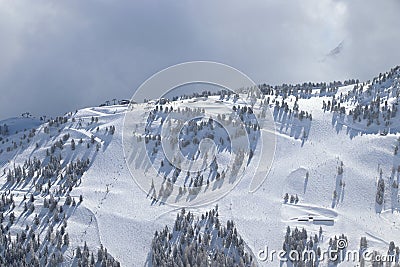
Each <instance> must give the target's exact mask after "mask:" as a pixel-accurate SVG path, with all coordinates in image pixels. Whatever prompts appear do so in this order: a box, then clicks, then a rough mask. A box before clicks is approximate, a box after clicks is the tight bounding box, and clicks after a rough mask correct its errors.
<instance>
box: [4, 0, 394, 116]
mask: <svg viewBox="0 0 400 267" xmlns="http://www.w3.org/2000/svg"><path fill="white" fill-rule="evenodd" d="M217 2H218V3H217ZM248 2H251V4H249V3H248ZM398 14H400V1H398V0H393V1H390V0H388V1H365V0H358V1H333V0H313V1H268V0H260V1H244V0H242V1H231V0H229V1H228V0H226V1H214V0H209V1H208V0H207V1H191V0H188V1H161V0H160V1H143V2H140V1H115V0H110V1H91V0H85V1H81V0H75V1H74V0H68V1H66V0H65V1H40V0H38V1H28V0H27V1H9V0H0V92H1V94H0V119H4V118H7V117H12V116H20V115H21V113H22V112H26V111H29V112H31V113H32V114H34V115H36V116H40V115H44V114H49V115H53V116H54V115H62V114H63V113H64V112H66V111H72V110H75V109H79V108H82V107H86V106H94V105H98V104H100V103H102V102H104V101H105V100H107V99H113V98H117V99H121V98H130V97H131V96H132V94H133V92H134V90H135V89H136V88H137V87H138V86H139V85H140V84H141V83H142V82H144V81H145V80H146V79H147V78H149V77H150V76H151V75H152V74H154V73H155V72H157V71H160V70H162V69H163V68H165V67H168V66H170V65H173V64H177V63H181V62H185V61H192V60H211V61H218V62H221V63H225V64H228V65H231V66H233V67H235V68H237V69H239V70H241V71H243V72H244V73H245V74H247V75H248V76H250V78H252V79H253V80H254V81H255V82H256V83H263V82H266V83H270V84H279V83H283V82H285V83H293V82H294V83H297V82H305V81H331V80H343V79H347V78H360V79H361V80H367V79H370V78H372V77H374V76H376V75H377V74H379V72H384V71H386V70H388V69H390V68H391V67H393V66H395V65H400V16H399V15H398ZM335 48H336V49H335Z"/></svg>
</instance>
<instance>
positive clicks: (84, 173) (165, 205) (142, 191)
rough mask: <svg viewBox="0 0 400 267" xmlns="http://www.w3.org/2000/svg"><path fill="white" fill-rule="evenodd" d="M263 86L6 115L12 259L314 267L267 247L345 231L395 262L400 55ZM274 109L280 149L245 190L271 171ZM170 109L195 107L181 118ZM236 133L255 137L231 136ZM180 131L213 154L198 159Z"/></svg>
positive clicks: (2, 206) (302, 246) (5, 200)
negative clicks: (266, 145) (375, 64)
mask: <svg viewBox="0 0 400 267" xmlns="http://www.w3.org/2000/svg"><path fill="white" fill-rule="evenodd" d="M258 88H259V89H260V91H261V92H262V93H263V94H262V95H256V98H254V97H255V96H254V95H253V94H251V92H250V91H251V90H250V89H248V91H246V90H244V91H242V92H241V93H240V94H226V93H220V94H205V95H200V96H199V95H196V96H193V97H187V96H185V98H175V99H173V101H172V100H171V101H167V100H165V101H164V100H163V101H158V102H156V101H149V102H146V103H138V104H136V103H135V104H130V105H129V106H128V105H111V106H101V107H90V108H84V109H80V110H77V111H74V112H70V113H67V114H64V115H63V116H60V117H57V118H46V117H41V118H33V117H31V116H29V114H25V116H24V117H21V118H10V119H7V120H4V121H1V122H0V125H1V128H0V167H1V172H0V186H1V192H0V193H1V200H0V219H1V230H2V231H1V236H0V262H1V265H11V264H13V263H14V264H18V263H19V264H21V263H22V262H26V263H27V264H29V265H37V266H39V265H40V266H42V265H45V264H48V266H53V265H56V264H60V265H66V266H69V265H83V266H87V265H98V266H102V265H103V264H105V265H106V266H118V265H122V266H142V265H149V266H159V265H164V266H171V265H170V264H171V262H174V263H175V264H179V263H180V262H181V263H182V264H183V262H185V263H186V264H189V265H192V266H196V265H195V264H198V265H197V266H203V265H202V264H208V265H212V266H219V265H221V264H229V265H234V264H238V266H242V265H243V266H253V265H261V266H282V265H283V266H285V265H287V266H293V265H298V266H302V263H301V262H297V263H296V262H295V263H293V262H292V261H288V262H280V261H279V260H277V259H276V257H277V256H276V255H275V258H274V259H271V257H269V258H268V259H267V260H265V258H263V256H265V254H266V253H267V250H266V248H268V251H269V252H271V251H272V250H276V251H279V250H282V249H283V248H284V249H285V250H287V251H288V250H298V251H300V252H302V251H304V250H306V249H311V250H314V251H316V252H317V251H322V252H323V251H326V250H328V249H331V250H335V249H336V248H337V247H338V242H337V241H335V240H341V241H343V242H344V240H346V242H347V243H346V246H345V248H343V251H342V253H345V252H346V251H352V250H356V251H360V250H362V249H366V248H367V249H370V250H371V251H373V250H374V251H376V253H380V254H381V255H385V254H388V253H389V254H391V255H394V256H395V258H394V260H395V261H396V260H397V262H398V258H399V250H398V248H396V246H397V245H398V244H399V243H400V213H399V212H400V202H399V200H400V196H399V192H398V184H399V182H400V158H399V155H398V147H399V142H400V139H399V136H398V135H399V134H398V133H399V131H400V117H399V115H398V114H397V109H398V108H397V107H398V104H399V95H400V68H399V67H396V68H394V69H392V70H390V71H389V72H387V73H385V74H380V75H379V76H378V77H377V78H374V79H372V81H367V82H358V81H355V80H352V81H347V82H345V83H339V82H334V83H329V84H326V83H318V84H315V83H314V84H313V83H305V84H301V85H282V86H269V85H266V84H263V85H260V86H259V87H258ZM250 98H251V99H250ZM240 99H245V100H249V99H250V100H249V103H251V105H247V104H246V102H240ZM227 107H228V112H227ZM265 112H269V113H270V114H271V118H273V120H274V127H275V132H274V137H276V141H275V142H276V149H275V151H274V161H273V163H272V166H271V169H270V170H269V173H268V176H267V178H266V180H265V181H264V182H263V183H262V185H261V186H260V187H259V188H258V190H256V191H252V192H249V191H250V190H249V184H250V183H251V179H250V178H251V177H250V176H254V175H257V173H258V172H259V173H261V172H263V173H264V172H266V170H265V169H263V164H264V162H263V158H262V153H261V152H262V151H258V149H259V147H260V140H261V139H260V138H261V135H262V134H265V133H267V130H268V131H269V130H270V129H266V128H265V127H263V125H261V124H259V123H258V122H257V118H262V117H263V116H265ZM128 113H129V114H131V115H132V116H136V117H134V118H137V120H136V121H137V123H133V124H132V125H131V126H132V127H133V128H132V131H131V132H130V134H131V135H132V136H131V137H134V139H133V141H132V142H137V144H144V147H145V149H144V150H143V151H142V150H139V149H137V150H135V149H136V147H135V144H136V143H132V147H133V148H135V149H132V151H133V154H134V158H126V155H127V153H126V152H127V151H126V150H127V149H126V143H125V142H124V140H126V139H124V138H126V136H125V137H124V136H123V133H124V132H125V131H124V129H125V128H124V127H126V125H125V126H124V122H125V121H126V120H125V115H126V114H128ZM172 113H175V115H176V116H175V117H173V119H176V120H177V118H178V117H179V116H180V117H179V118H181V119H182V120H183V119H184V118H186V117H187V118H191V119H190V121H189V122H188V123H186V124H185V123H182V124H181V125H179V126H180V128H177V129H174V128H173V127H171V126H168V116H170V115H171V114H172ZM263 113H264V115H263ZM185 116H186V117H185ZM218 116H219V117H218ZM205 117H206V119H205ZM210 117H211V118H210ZM193 118H196V119H193ZM237 118H239V119H237ZM235 119H237V120H235ZM142 121H143V122H145V123H143V124H141V123H140V122H142ZM239 122H241V123H243V127H242V128H240V127H239V128H236V129H235V132H234V134H233V135H231V134H229V133H225V132H224V129H228V130H227V131H228V132H229V131H230V129H231V128H232V127H234V126H235V127H237V125H238V123H239ZM235 123H236V124H235ZM164 124H165V125H167V127H166V128H167V129H169V132H163V131H162V130H163V125H164ZM238 129H241V130H238ZM174 131H175V132H174ZM125 133H126V132H125ZM173 134H175V135H176V138H175V139H173V138H170V139H168V138H169V136H172V135H173ZM246 137H247V138H246ZM203 139H210V140H213V141H214V144H215V146H214V147H213V146H210V147H208V148H209V149H211V148H213V149H215V150H213V153H216V154H217V155H218V156H217V157H216V158H211V160H210V158H207V156H206V154H207V153H208V152H207V153H206V152H204V151H206V150H204V151H202V148H201V140H203ZM163 140H168V141H169V142H168V143H166V144H163V145H165V147H164V146H163V145H161V143H162V142H163ZM235 142H237V143H236V144H247V145H245V146H244V147H243V148H242V147H240V146H239V148H240V149H237V150H236V151H235V149H234V147H233V145H232V144H235ZM168 144H169V145H170V146H171V147H170V148H169V149H170V150H171V149H174V148H176V147H179V148H180V150H181V151H182V154H183V155H184V156H185V157H186V158H190V159H192V160H195V159H200V161H199V162H200V163H199V164H200V165H201V166H202V164H203V163H204V164H205V165H207V166H209V167H207V168H205V169H201V171H200V169H199V170H198V171H196V172H193V171H190V170H189V169H188V170H186V169H185V167H187V166H185V164H182V160H177V159H176V158H174V157H173V156H174V155H172V157H169V155H168V149H167V148H168V147H167V146H168ZM245 147H247V149H248V150H247V151H245V150H244V149H245ZM124 151H125V153H124ZM132 151H131V152H132ZM232 155H233V156H232ZM229 157H232V158H233V159H232V160H231V161H230V160H229ZM145 158H146V159H149V161H150V162H151V164H152V166H148V165H147V164H144V163H143V162H145V160H144V159H145ZM177 162H179V163H177ZM127 163H128V164H127ZM176 164H181V165H179V166H180V167H179V168H177V167H176V166H177V165H176ZM132 166H135V167H134V170H132ZM192 167H193V166H191V168H192ZM193 168H194V167H193ZM151 171H153V172H155V173H156V174H157V175H160V176H161V177H164V179H161V180H160V179H159V178H156V177H154V176H152V175H153V174H152V172H151ZM241 172H243V174H244V175H243V177H242V179H241V180H240V179H237V180H236V179H235V178H234V177H235V175H237V174H238V173H241ZM254 172H255V173H254ZM247 173H250V174H249V175H247ZM138 174H143V176H141V177H140V179H141V181H145V182H146V183H141V182H139V183H138V177H137V175H138ZM135 175H136V176H135ZM246 175H247V176H246ZM132 176H133V177H132ZM248 176H249V177H248ZM207 198H212V199H215V200H216V201H213V202H211V203H209V202H207V201H205V199H207ZM174 204H177V205H174ZM216 204H218V210H215V209H213V208H214V207H215V205H216ZM181 206H187V208H186V211H182V210H181ZM185 212H186V213H185ZM217 213H218V214H217ZM177 214H178V215H177ZM216 218H217V219H218V223H217V222H216ZM303 228H304V230H303ZM156 232H157V233H156ZM155 233H156V234H155ZM335 237H336V238H335ZM310 238H311V239H310ZM330 239H332V240H330ZM182 240H183V241H182ZM227 240H229V241H227ZM310 240H311V243H310ZM365 241H366V242H365ZM391 241H393V243H392V244H391ZM182 242H183V243H182ZM185 244H186V245H185ZM360 245H361V246H360ZM260 252H263V253H260ZM92 253H93V255H92ZM163 253H164V254H163ZM193 253H195V254H196V255H204V257H208V258H206V259H202V258H201V257H198V256H196V259H194V256H193V255H195V254H193ZM199 253H200V254H199ZM222 255H224V256H226V258H224V257H223V256H222ZM286 256H287V255H286ZM185 257H186V260H185V259H184V258H185ZM229 257H231V258H230V259H228V258H229ZM174 258H179V260H176V261H174V260H173V259H174ZM188 259H191V260H188ZM178 262H179V263H178ZM308 264H310V263H308ZM317 264H318V266H334V265H337V264H339V265H340V266H354V265H356V264H357V263H355V262H349V261H345V260H338V261H328V259H325V260H320V261H317ZM365 264H366V265H365V266H369V264H370V263H368V262H367V263H365ZM177 266H179V265H177ZM185 266H186V265H185ZM392 266H394V264H392Z"/></svg>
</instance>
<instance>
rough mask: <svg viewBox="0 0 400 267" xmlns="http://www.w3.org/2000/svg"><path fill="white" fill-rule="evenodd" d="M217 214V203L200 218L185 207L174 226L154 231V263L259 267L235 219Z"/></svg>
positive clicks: (150, 255)
mask: <svg viewBox="0 0 400 267" xmlns="http://www.w3.org/2000/svg"><path fill="white" fill-rule="evenodd" d="M218 215H219V214H218V206H216V207H215V208H214V209H212V210H210V211H207V212H206V213H205V214H202V215H201V216H199V217H197V216H195V215H194V214H193V213H191V212H190V211H189V212H186V211H185V209H182V211H181V212H180V213H178V214H177V216H176V220H175V223H174V227H173V228H172V229H170V228H169V227H168V226H165V228H164V229H162V230H161V231H156V232H155V234H154V238H153V241H152V244H151V251H150V254H149V259H150V261H151V264H152V266H256V261H255V259H254V258H253V255H252V254H251V252H249V251H248V249H247V246H246V244H245V242H244V240H243V239H242V238H241V237H240V235H239V233H238V231H237V229H236V227H235V225H234V223H233V221H230V220H228V221H227V223H226V226H225V225H223V224H222V223H221V222H220V219H219V216H218Z"/></svg>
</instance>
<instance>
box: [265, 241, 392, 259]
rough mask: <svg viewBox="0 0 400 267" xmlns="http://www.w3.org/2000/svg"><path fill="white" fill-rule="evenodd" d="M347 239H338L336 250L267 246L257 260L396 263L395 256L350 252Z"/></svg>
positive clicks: (357, 251) (369, 251)
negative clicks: (271, 247)
mask: <svg viewBox="0 0 400 267" xmlns="http://www.w3.org/2000/svg"><path fill="white" fill-rule="evenodd" d="M347 247H348V243H347V240H346V239H342V238H341V239H338V240H337V241H336V246H335V247H334V248H329V249H328V250H319V251H318V250H316V249H305V250H303V251H299V250H283V249H282V250H274V249H271V250H270V249H269V248H268V246H265V247H264V248H263V249H260V250H259V251H258V254H257V258H258V260H259V261H261V262H275V261H277V262H287V261H291V262H299V261H303V262H325V261H330V262H353V263H357V262H362V261H364V262H381V263H384V262H391V263H394V262H395V261H396V256H395V255H389V254H379V253H377V251H374V250H369V249H363V250H348V249H347Z"/></svg>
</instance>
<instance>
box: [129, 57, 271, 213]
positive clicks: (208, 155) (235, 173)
mask: <svg viewBox="0 0 400 267" xmlns="http://www.w3.org/2000/svg"><path fill="white" fill-rule="evenodd" d="M194 84H195V85H197V87H199V86H202V85H204V86H205V88H210V87H213V88H215V89H216V92H217V91H218V94H215V95H214V94H213V93H211V92H210V91H207V90H205V91H204V92H202V93H198V92H190V91H188V88H190V85H194ZM182 88H184V89H185V90H184V91H183V92H181V94H180V96H179V95H178V96H177V97H174V98H173V99H171V97H168V95H171V94H172V93H171V92H173V91H174V90H179V89H180V90H182ZM182 96H188V97H182ZM263 98H264V96H263V94H262V93H261V91H260V90H259V88H258V87H257V86H256V84H255V83H254V82H253V81H252V80H251V79H250V78H249V77H248V76H246V75H245V74H243V73H242V72H240V71H238V70H236V69H234V68H232V67H230V66H227V65H224V64H220V63H215V62H204V61H200V62H188V63H183V64H178V65H174V66H172V67H169V68H166V69H164V70H162V71H160V72H158V73H156V74H154V75H153V76H152V77H150V78H149V79H148V80H146V81H145V82H144V83H143V84H142V85H141V86H140V87H139V88H138V89H137V90H136V91H135V93H134V95H133V97H132V99H131V104H130V105H129V107H128V110H127V112H126V115H125V119H124V127H123V148H124V154H125V160H126V162H127V165H128V167H129V170H130V172H131V174H132V177H133V178H134V180H135V181H136V183H137V184H138V185H139V187H140V188H141V189H142V190H143V191H144V192H145V193H146V194H147V196H148V197H149V198H152V199H153V201H155V202H158V201H160V202H163V203H167V204H171V205H174V206H198V205H203V204H206V203H209V202H212V201H215V200H217V199H219V198H221V197H223V196H224V195H226V194H227V193H228V192H230V191H231V190H232V189H233V188H234V187H235V186H236V185H237V184H238V183H239V182H240V181H243V182H247V183H248V187H249V191H250V192H254V191H255V190H257V189H258V188H259V187H260V186H261V184H262V183H263V181H264V180H265V178H266V176H267V174H268V172H269V169H270V166H271V164H272V161H273V157H274V153H275V126H274V121H273V117H272V114H271V111H270V109H269V107H268V104H267V103H266V101H264V99H263ZM171 100H173V101H171ZM260 163H261V164H260ZM242 178H245V179H242Z"/></svg>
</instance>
